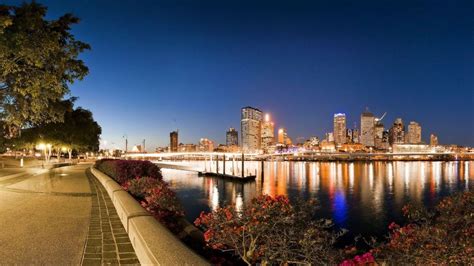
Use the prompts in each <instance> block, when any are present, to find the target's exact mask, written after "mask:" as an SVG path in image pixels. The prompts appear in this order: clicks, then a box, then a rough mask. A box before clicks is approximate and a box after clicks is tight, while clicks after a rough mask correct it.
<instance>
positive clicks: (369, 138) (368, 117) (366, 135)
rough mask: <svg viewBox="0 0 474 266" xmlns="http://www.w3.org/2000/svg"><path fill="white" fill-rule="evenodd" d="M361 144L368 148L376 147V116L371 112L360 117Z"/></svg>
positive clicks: (366, 112)
mask: <svg viewBox="0 0 474 266" xmlns="http://www.w3.org/2000/svg"><path fill="white" fill-rule="evenodd" d="M360 143H361V144H363V145H365V146H367V147H373V146H375V116H374V115H373V114H372V113H370V112H369V111H365V112H363V113H362V114H361V115H360Z"/></svg>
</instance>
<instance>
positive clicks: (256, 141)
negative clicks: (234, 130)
mask: <svg viewBox="0 0 474 266" xmlns="http://www.w3.org/2000/svg"><path fill="white" fill-rule="evenodd" d="M241 111H242V112H241V121H240V126H241V130H240V132H241V133H240V136H241V139H242V142H241V144H242V150H243V151H246V152H249V151H250V152H255V151H257V150H260V148H261V141H262V128H261V127H262V111H260V110H259V109H257V108H253V107H250V106H247V107H244V108H242V110H241Z"/></svg>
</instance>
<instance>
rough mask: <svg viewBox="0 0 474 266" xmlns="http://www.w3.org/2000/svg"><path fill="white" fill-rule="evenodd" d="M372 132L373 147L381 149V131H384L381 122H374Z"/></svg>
mask: <svg viewBox="0 0 474 266" xmlns="http://www.w3.org/2000/svg"><path fill="white" fill-rule="evenodd" d="M374 130H375V131H374V134H375V140H374V144H375V148H377V149H383V132H384V127H383V124H382V123H381V122H375V127H374Z"/></svg>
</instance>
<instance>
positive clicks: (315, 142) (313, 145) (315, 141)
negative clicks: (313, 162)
mask: <svg viewBox="0 0 474 266" xmlns="http://www.w3.org/2000/svg"><path fill="white" fill-rule="evenodd" d="M303 147H304V148H305V149H306V150H313V151H314V150H319V138H318V137H311V138H309V139H308V140H307V141H305V143H304V145H303Z"/></svg>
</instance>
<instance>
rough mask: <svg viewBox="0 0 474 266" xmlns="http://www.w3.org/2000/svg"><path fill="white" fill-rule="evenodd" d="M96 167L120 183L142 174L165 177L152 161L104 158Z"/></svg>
mask: <svg viewBox="0 0 474 266" xmlns="http://www.w3.org/2000/svg"><path fill="white" fill-rule="evenodd" d="M95 167H96V168H97V169H99V170H100V171H102V172H103V173H105V174H107V175H108V176H110V177H111V178H113V179H114V180H115V181H117V182H118V183H120V184H123V183H125V182H126V181H128V180H130V179H133V178H135V177H142V176H148V177H151V178H155V179H160V180H161V179H163V176H162V175H161V171H160V168H158V166H156V165H155V164H153V163H152V162H150V161H139V160H113V159H103V160H99V161H97V162H96V163H95Z"/></svg>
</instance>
